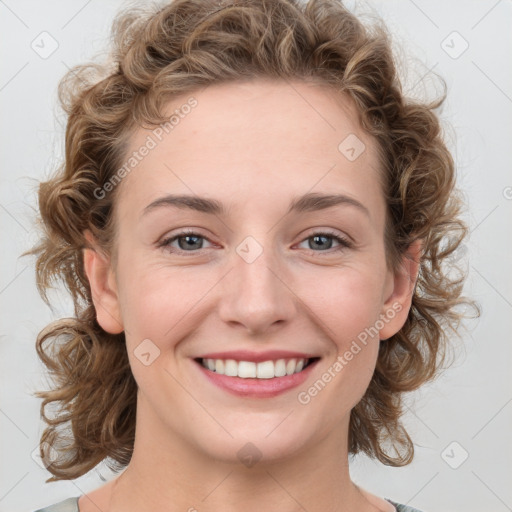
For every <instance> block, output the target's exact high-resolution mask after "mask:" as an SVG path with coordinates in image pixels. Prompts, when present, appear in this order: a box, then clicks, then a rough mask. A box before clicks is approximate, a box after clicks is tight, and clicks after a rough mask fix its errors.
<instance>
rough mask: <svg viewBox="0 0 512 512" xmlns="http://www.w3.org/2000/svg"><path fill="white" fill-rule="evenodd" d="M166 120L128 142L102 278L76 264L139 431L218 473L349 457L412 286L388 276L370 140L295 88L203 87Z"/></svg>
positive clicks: (339, 111) (339, 112)
mask: <svg viewBox="0 0 512 512" xmlns="http://www.w3.org/2000/svg"><path fill="white" fill-rule="evenodd" d="M191 96H193V97H194V99H195V106H193V107H191V108H181V107H182V106H183V105H185V104H186V103H187V101H189V100H190V98H191ZM193 103H194V100H192V101H189V105H190V104H193ZM176 109H181V110H180V112H181V114H182V115H181V116H179V121H178V122H177V123H176V124H175V125H174V127H173V128H172V130H168V132H169V133H168V134H166V133H165V130H164V131H163V133H161V132H162V130H160V131H156V132H155V131H153V130H151V129H149V130H143V129H140V130H139V131H138V132H137V133H135V134H134V136H133V137H132V139H131V148H130V151H129V152H128V154H127V156H126V160H128V158H130V156H131V155H132V154H133V152H134V151H138V154H139V156H140V154H141V153H147V154H145V155H144V156H143V157H141V158H140V161H138V163H137V165H136V166H134V168H133V170H131V171H130V173H129V174H128V175H127V176H126V177H125V178H124V179H123V181H122V182H121V184H120V185H119V186H120V187H121V188H120V190H119V196H118V202H117V204H116V212H115V215H116V221H117V229H118V231H117V238H116V244H117V245H116V247H117V260H116V263H115V266H113V267H112V268H110V269H109V271H108V272H107V274H106V275H107V276H108V277H106V278H104V279H103V281H102V278H101V276H102V275H103V274H101V272H100V271H99V270H98V269H99V268H100V267H101V265H100V262H99V260H97V259H96V260H95V258H98V256H96V255H95V254H94V253H92V251H91V253H92V254H91V255H90V256H87V257H86V258H88V259H86V269H87V272H88V276H89V278H90V280H91V286H92V288H93V295H94V300H95V305H96V310H97V313H98V321H99V322H100V324H101V325H102V327H103V328H104V329H105V330H107V331H110V332H119V331H120V330H124V331H125V334H126V343H127V350H128V355H129V358H130V364H131V368H132V372H133V375H134V377H135V379H136V381H137V384H138V386H139V395H138V416H137V421H138V427H137V428H138V429H146V430H147V431H148V432H149V431H151V432H153V433H156V432H158V431H159V432H161V433H165V434H163V435H164V437H163V439H165V437H167V438H168V439H174V440H175V441H176V440H179V442H180V443H181V444H182V445H183V446H187V447H189V448H191V449H193V450H196V451H197V452H198V453H202V454H204V455H206V456H208V457H212V458H215V459H219V460H226V461H227V460H233V461H236V460H237V458H239V457H240V454H238V452H239V450H240V449H241V448H242V447H243V446H244V445H245V444H246V443H247V442H251V443H253V444H254V445H255V446H256V447H257V449H258V450H259V455H258V456H261V457H263V458H265V459H268V460H272V459H278V458H282V457H286V456H290V455H293V454H299V453H300V452H304V451H306V450H308V449H310V448H311V447H313V446H314V445H316V444H317V443H318V442H319V441H320V440H325V439H331V440H336V442H337V443H338V444H339V445H341V446H343V445H346V433H347V429H348V419H349V414H350V410H351V409H352V408H353V407H354V405H356V404H357V402H358V401H359V400H360V399H361V397H362V396H363V394H364V392H365V390H366V388H367V386H368V384H369V382H370V379H371V377H372V374H373V371H374V368H375V364H376V358H377V353H378V348H379V343H385V341H380V339H386V338H388V337H389V336H391V335H392V334H394V333H395V332H396V331H398V329H399V328H400V327H401V326H402V325H403V322H404V321H405V316H404V312H405V310H406V309H407V307H408V305H407V293H408V292H410V289H409V287H408V286H406V285H405V284H403V282H402V281H401V280H400V279H401V278H400V276H397V275H394V274H393V273H392V272H390V271H389V270H388V269H387V267H386V261H385V252H384V222H385V215H386V204H385V201H384V196H383V192H382V187H381V176H380V174H379V173H380V170H379V162H378V157H377V151H376V146H375V143H374V141H373V140H372V139H371V138H370V137H369V136H368V135H367V134H365V133H364V132H363V131H362V130H361V128H360V126H359V124H358V120H357V114H356V111H355V108H354V107H353V105H352V104H351V103H350V102H349V100H348V99H347V98H345V97H342V96H340V95H339V94H338V93H335V92H333V91H331V90H330V89H327V88H325V87H320V86H318V85H316V86H315V85H307V84H304V83H300V82H294V83H291V84H288V83H286V82H270V81H263V80H262V81H254V82H250V83H249V82H247V83H233V84H225V85H216V86H210V87H208V88H206V89H204V90H202V91H201V92H198V93H197V94H194V95H188V96H184V97H182V98H179V99H173V101H172V102H171V103H169V105H168V113H169V115H171V114H172V113H173V112H174V111H175V110H176ZM185 113H186V114H185ZM175 121H176V117H175ZM148 137H149V138H150V139H151V140H153V142H155V144H153V143H148V141H149V138H148ZM347 137H349V138H348V139H347ZM159 139H161V140H159ZM145 145H146V147H149V146H154V147H151V148H150V149H149V150H148V151H147V152H146V151H139V149H140V148H141V147H143V146H145ZM176 196H187V198H188V199H186V198H183V197H182V198H181V199H180V200H177V199H176ZM321 196H331V197H330V199H329V198H328V199H319V198H320V197H321ZM334 196H337V198H335V199H333V197H334ZM315 197H316V199H315ZM105 268H107V267H105ZM409 277H410V276H409ZM407 282H408V283H409V284H410V279H407ZM208 356H209V357H208ZM303 358H304V359H306V360H308V361H309V364H308V365H306V366H305V368H304V369H303V370H302V371H301V370H300V363H299V362H298V360H299V359H303ZM206 359H213V360H214V361H213V362H210V365H211V367H212V368H213V367H214V366H215V367H216V369H217V370H219V372H213V371H211V370H210V369H206V368H204V366H203V365H202V364H201V360H204V363H205V364H206V365H208V361H206ZM215 359H217V360H218V361H215ZM292 359H295V363H296V364H298V366H295V365H294V364H293V363H292V362H290V360H292ZM228 360H230V361H229V362H227V361H228ZM277 360H284V361H280V362H275V361H277ZM240 361H245V362H241V363H240ZM267 361H274V362H275V363H268V362H267ZM258 363H260V364H258ZM223 372H224V373H228V374H231V376H230V375H221V373H223ZM233 372H234V374H235V375H238V374H240V376H237V377H235V376H233ZM244 372H247V373H244ZM252 372H256V376H257V375H260V378H258V377H256V378H254V377H251V376H253V375H254V374H253V373H252ZM258 372H259V373H258ZM267 372H270V373H267ZM283 372H288V373H289V375H286V376H275V375H276V374H277V375H282V373H283ZM272 375H274V377H273V378H272ZM315 390H316V391H315ZM237 454H238V455H237Z"/></svg>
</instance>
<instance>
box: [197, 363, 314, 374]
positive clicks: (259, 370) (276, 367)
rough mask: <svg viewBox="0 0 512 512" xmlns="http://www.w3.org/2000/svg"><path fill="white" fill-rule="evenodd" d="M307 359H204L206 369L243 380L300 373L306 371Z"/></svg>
mask: <svg viewBox="0 0 512 512" xmlns="http://www.w3.org/2000/svg"><path fill="white" fill-rule="evenodd" d="M307 361H308V360H307V359H278V360H277V361H262V362H261V363H254V362H252V361H235V360H234V359H226V360H224V359H202V360H201V363H202V365H203V366H204V367H205V368H208V370H210V371H214V372H215V373H220V374H221V375H227V376H228V377H241V378H242V379H254V378H258V379H273V378H274V377H284V376H285V375H292V374H294V373H299V372H300V371H302V370H303V369H304V367H305V366H306V363H307Z"/></svg>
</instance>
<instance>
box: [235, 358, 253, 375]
mask: <svg viewBox="0 0 512 512" xmlns="http://www.w3.org/2000/svg"><path fill="white" fill-rule="evenodd" d="M238 376H239V377H242V379H250V378H255V377H256V363H253V362H251V361H239V362H238Z"/></svg>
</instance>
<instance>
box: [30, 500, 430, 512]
mask: <svg viewBox="0 0 512 512" xmlns="http://www.w3.org/2000/svg"><path fill="white" fill-rule="evenodd" d="M386 501H389V503H391V504H392V505H394V507H395V508H396V511H397V512H421V510H418V509H417V508H413V507H409V506H408V505H402V504H401V503H396V502H395V501H392V500H390V499H388V498H386ZM36 512H37V511H36Z"/></svg>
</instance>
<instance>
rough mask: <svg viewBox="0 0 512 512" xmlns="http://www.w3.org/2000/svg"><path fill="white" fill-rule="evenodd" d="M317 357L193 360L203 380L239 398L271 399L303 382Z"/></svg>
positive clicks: (317, 359)
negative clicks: (259, 359) (258, 359)
mask: <svg viewBox="0 0 512 512" xmlns="http://www.w3.org/2000/svg"><path fill="white" fill-rule="evenodd" d="M319 360H320V357H308V358H304V357H291V358H281V359H268V360H263V361H258V362H256V361H246V360H236V359H216V358H215V359H214V358H203V357H198V358H195V359H194V362H195V364H196V367H197V368H198V369H199V372H200V373H201V374H202V375H203V376H204V377H206V382H208V383H210V384H214V385H215V386H216V387H217V388H220V389H221V390H223V391H227V392H228V393H230V394H232V395H236V396H238V397H242V398H258V399H262V398H272V397H274V396H277V395H280V394H282V393H285V392H286V391H289V390H291V389H293V388H296V387H298V386H301V385H303V384H304V382H305V381H306V379H307V378H308V377H309V376H310V375H311V373H312V372H313V370H314V368H315V366H316V365H317V363H318V361H319Z"/></svg>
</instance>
